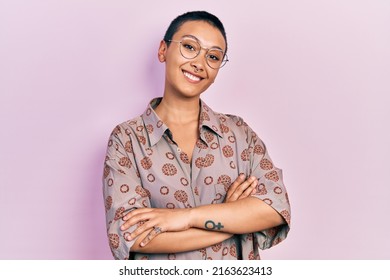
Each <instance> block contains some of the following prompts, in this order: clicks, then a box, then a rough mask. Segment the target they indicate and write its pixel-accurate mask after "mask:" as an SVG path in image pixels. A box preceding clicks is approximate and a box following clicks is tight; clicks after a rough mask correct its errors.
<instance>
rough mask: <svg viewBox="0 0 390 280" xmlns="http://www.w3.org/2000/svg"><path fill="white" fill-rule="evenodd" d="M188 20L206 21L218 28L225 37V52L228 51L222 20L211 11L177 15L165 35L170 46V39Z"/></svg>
mask: <svg viewBox="0 0 390 280" xmlns="http://www.w3.org/2000/svg"><path fill="white" fill-rule="evenodd" d="M187 21H205V22H207V23H209V24H210V25H212V26H214V27H215V28H217V29H218V30H219V31H220V32H221V34H222V36H223V38H224V39H225V53H226V52H227V39H226V32H225V28H224V27H223V24H222V22H221V21H220V20H219V18H217V17H216V16H215V15H213V14H210V13H209V12H206V11H191V12H187V13H184V14H182V15H180V16H178V17H176V18H175V19H174V20H173V21H172V22H171V24H170V25H169V27H168V29H167V31H166V32H165V35H164V41H165V42H167V45H168V46H169V44H170V42H169V40H172V38H173V35H175V33H176V32H177V31H178V30H179V28H180V27H181V26H182V25H183V24H184V23H186V22H187Z"/></svg>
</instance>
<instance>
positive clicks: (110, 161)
mask: <svg viewBox="0 0 390 280" xmlns="http://www.w3.org/2000/svg"><path fill="white" fill-rule="evenodd" d="M160 101H161V98H156V99H154V100H152V101H151V103H150V104H149V106H148V107H147V109H146V111H145V112H144V113H143V114H142V115H141V116H139V117H137V118H134V119H132V120H130V121H126V122H124V123H122V124H120V125H118V126H117V127H116V128H115V129H114V130H113V132H112V133H111V136H110V138H109V141H108V148H107V155H106V158H105V165H104V175H103V177H104V178H103V191H104V199H105V210H106V222H107V234H108V238H109V244H110V248H111V251H112V253H113V256H114V258H115V259H128V258H129V253H130V248H131V246H132V245H133V243H134V240H133V241H127V240H126V239H125V237H126V236H127V235H128V234H130V232H132V231H133V230H134V229H135V227H136V226H134V227H132V228H130V229H129V230H127V231H125V232H123V231H121V230H120V226H121V225H122V224H123V221H122V219H121V218H122V217H123V215H125V214H126V213H127V212H128V211H131V210H132V209H134V208H140V207H152V208H171V209H173V208H187V207H197V206H199V205H205V204H213V203H223V201H224V198H225V195H226V192H227V190H228V188H229V186H230V185H231V184H232V183H233V182H234V180H235V179H236V178H237V177H238V176H239V174H240V173H244V174H245V175H246V176H250V175H254V176H256V177H257V178H258V180H259V184H258V186H257V189H256V193H255V194H254V195H253V196H255V197H257V198H259V199H261V200H263V201H264V202H265V203H267V204H268V205H270V206H271V207H273V208H274V209H275V210H276V211H277V212H279V213H280V215H282V217H283V218H284V219H285V221H286V224H284V225H281V226H278V227H275V228H271V229H268V230H264V231H261V232H255V233H251V234H242V235H235V236H233V237H232V238H230V239H227V240H225V241H223V242H221V243H219V244H215V245H213V246H210V247H208V248H203V249H199V250H195V251H191V252H184V253H172V254H142V253H132V254H131V256H132V258H134V259H238V258H242V259H260V255H259V249H267V248H270V247H272V246H274V245H276V244H277V243H279V242H281V241H282V240H283V239H285V238H286V236H287V233H288V231H289V228H290V205H289V201H288V195H287V192H286V189H285V186H284V184H283V181H282V179H283V178H282V171H281V170H280V169H278V168H277V167H275V165H274V164H273V162H272V160H271V159H270V157H269V155H268V152H267V149H266V146H265V145H264V143H263V142H262V141H261V140H260V138H259V137H258V136H257V134H256V133H255V132H254V131H253V130H252V129H251V128H250V127H249V126H248V125H247V124H246V123H245V122H244V121H243V119H242V118H240V117H238V116H233V115H226V114H220V113H216V112H214V111H213V110H212V109H211V108H210V107H208V106H207V105H206V104H205V103H204V102H203V101H201V104H200V105H201V112H200V121H199V131H200V138H199V139H198V141H197V143H196V146H195V148H194V151H193V157H192V162H190V161H189V158H188V156H187V155H186V154H185V153H184V152H182V151H181V150H180V147H178V146H177V145H176V143H175V142H174V139H173V138H172V134H171V132H170V130H169V128H168V127H167V126H166V125H165V124H164V123H163V122H162V121H161V120H160V118H159V117H158V116H157V114H156V113H155V111H154V109H153V108H155V107H156V106H157V105H158V104H159V102H160Z"/></svg>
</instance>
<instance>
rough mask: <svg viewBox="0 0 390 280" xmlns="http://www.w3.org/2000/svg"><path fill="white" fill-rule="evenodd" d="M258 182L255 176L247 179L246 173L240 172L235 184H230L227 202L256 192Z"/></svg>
mask: <svg viewBox="0 0 390 280" xmlns="http://www.w3.org/2000/svg"><path fill="white" fill-rule="evenodd" d="M257 184H258V180H257V179H256V177H255V176H250V177H249V178H247V179H246V180H245V175H244V174H240V176H238V177H237V179H236V180H235V181H234V182H233V184H231V185H230V187H229V190H228V192H227V194H226V198H225V202H233V201H236V200H239V199H243V198H246V197H248V196H250V195H252V194H255V193H256V187H257Z"/></svg>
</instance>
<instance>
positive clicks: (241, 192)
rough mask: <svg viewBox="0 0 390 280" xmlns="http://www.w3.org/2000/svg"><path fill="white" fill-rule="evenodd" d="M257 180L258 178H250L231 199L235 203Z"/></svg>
mask: <svg viewBox="0 0 390 280" xmlns="http://www.w3.org/2000/svg"><path fill="white" fill-rule="evenodd" d="M255 180H256V177H254V176H251V177H249V178H248V179H247V180H246V181H245V182H244V183H242V184H241V185H240V186H238V188H237V189H236V190H235V192H234V193H233V194H232V195H231V197H230V199H231V200H233V201H235V200H237V199H238V198H239V197H240V196H241V195H242V194H243V193H244V191H245V190H246V189H247V188H248V187H250V186H251V184H252V183H253V182H254V181H255Z"/></svg>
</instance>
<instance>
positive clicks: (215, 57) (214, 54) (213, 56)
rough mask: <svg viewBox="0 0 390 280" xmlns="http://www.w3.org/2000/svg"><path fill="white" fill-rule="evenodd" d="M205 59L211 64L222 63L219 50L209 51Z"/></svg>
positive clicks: (221, 54) (221, 55)
mask: <svg viewBox="0 0 390 280" xmlns="http://www.w3.org/2000/svg"><path fill="white" fill-rule="evenodd" d="M207 58H208V59H209V60H211V61H212V62H219V61H222V58H223V53H222V52H220V51H219V50H210V51H209V52H208V54H207Z"/></svg>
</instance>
